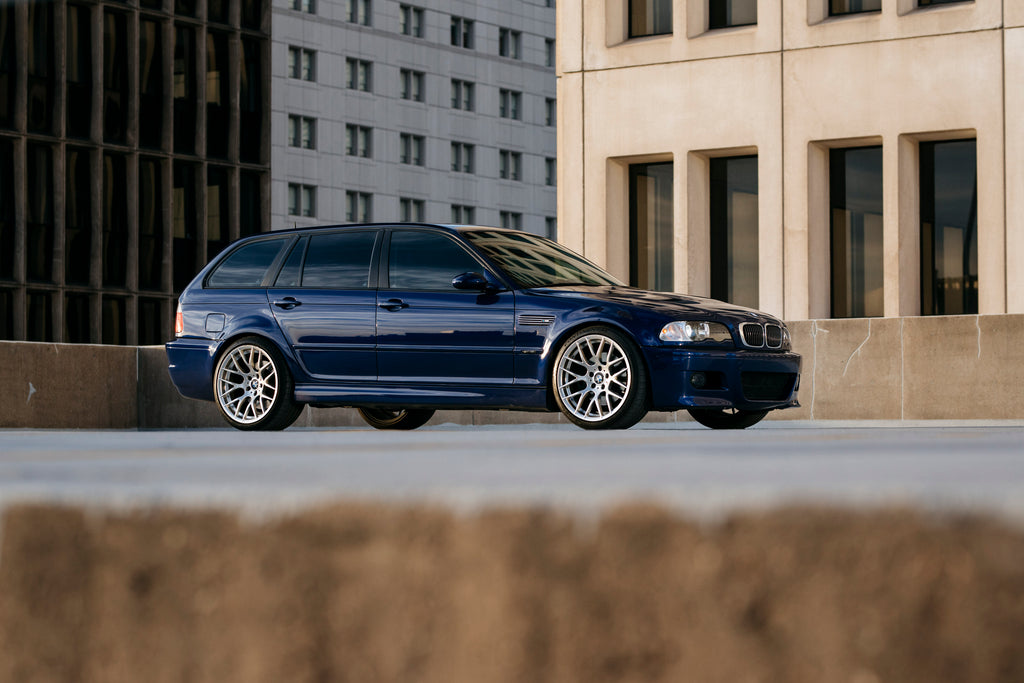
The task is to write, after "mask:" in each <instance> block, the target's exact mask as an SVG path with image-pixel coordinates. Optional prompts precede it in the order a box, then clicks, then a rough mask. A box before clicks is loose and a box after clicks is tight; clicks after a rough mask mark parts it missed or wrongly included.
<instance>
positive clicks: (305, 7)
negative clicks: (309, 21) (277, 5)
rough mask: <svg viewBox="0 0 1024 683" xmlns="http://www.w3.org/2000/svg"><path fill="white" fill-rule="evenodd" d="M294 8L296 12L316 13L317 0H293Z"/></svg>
mask: <svg viewBox="0 0 1024 683" xmlns="http://www.w3.org/2000/svg"><path fill="white" fill-rule="evenodd" d="M292 9H293V10H295V11H296V12H305V13H307V14H316V0H292Z"/></svg>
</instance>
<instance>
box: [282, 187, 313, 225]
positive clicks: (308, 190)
mask: <svg viewBox="0 0 1024 683" xmlns="http://www.w3.org/2000/svg"><path fill="white" fill-rule="evenodd" d="M288 215H289V216H306V217H309V218H312V217H314V216H316V187H314V186H312V185H300V184H298V183H288Z"/></svg>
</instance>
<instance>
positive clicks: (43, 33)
mask: <svg viewBox="0 0 1024 683" xmlns="http://www.w3.org/2000/svg"><path fill="white" fill-rule="evenodd" d="M5 4H8V5H9V4H12V3H5ZM25 4H26V5H27V9H28V35H27V36H26V37H27V38H28V44H29V45H30V46H31V49H29V50H27V55H26V56H27V60H26V61H27V62H28V83H27V86H28V91H27V97H28V100H27V108H28V112H27V113H28V120H27V125H28V131H29V132H30V133H44V134H48V135H49V134H53V132H54V131H53V128H54V124H55V122H54V120H53V110H54V109H55V106H54V105H55V104H56V102H55V92H54V91H55V86H56V71H57V68H56V66H57V64H56V59H55V47H56V45H55V35H56V31H55V27H54V23H53V8H54V7H55V6H57V5H56V3H52V2H28V3H25ZM9 16H10V17H11V18H12V19H13V18H14V14H13V13H12V14H11V15H9ZM8 30H9V31H10V32H11V33H12V34H13V33H14V23H13V22H12V23H11V24H9V29H8ZM103 30H104V41H105V42H106V34H107V31H108V25H107V23H106V22H104V26H103ZM12 38H13V35H12ZM4 42H7V40H5V41H4ZM118 46H119V47H121V48H122V49H124V48H125V47H126V46H125V45H124V42H123V41H122V42H121V43H118ZM13 47H14V46H13V44H12V45H11V50H12V52H13ZM107 52H108V49H107V46H105V48H104V57H105V58H106V55H107ZM14 66H15V65H13V64H12V65H10V66H9V67H8V73H11V77H14V75H15V74H16V73H17V72H16V71H14V70H13V69H12V68H11V67H14ZM126 71H127V66H126V65H121V67H120V69H119V70H117V74H118V75H122V74H124V73H125V72H126ZM12 102H13V100H12ZM7 106H8V107H10V106H11V105H10V104H8V105H7ZM105 109H106V106H105V104H104V110H105Z"/></svg>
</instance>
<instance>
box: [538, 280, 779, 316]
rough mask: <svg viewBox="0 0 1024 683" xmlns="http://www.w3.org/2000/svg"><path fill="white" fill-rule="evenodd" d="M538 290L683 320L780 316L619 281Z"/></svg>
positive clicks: (714, 300) (558, 295)
mask: <svg viewBox="0 0 1024 683" xmlns="http://www.w3.org/2000/svg"><path fill="white" fill-rule="evenodd" d="M534 291H535V292H537V293H543V294H546V295H549V296H556V297H569V298H573V299H581V298H582V299H590V300H592V301H595V302H596V301H600V302H605V303H610V304H616V305H619V306H628V307H635V308H638V309H643V310H645V311H648V312H653V313H659V314H661V315H664V316H666V317H670V318H673V319H676V320H680V319H683V318H686V317H694V318H698V319H700V318H706V317H708V314H711V317H714V318H722V319H725V320H728V321H732V322H744V321H764V320H765V319H766V318H768V319H772V320H777V319H776V318H775V317H774V316H770V315H768V314H766V313H761V312H760V311H756V310H754V309H752V308H746V307H744V306H736V305H734V304H729V303H726V302H724V301H719V300H717V299H708V298H706V297H700V296H692V295H689V294H676V293H674V292H652V291H649V290H646V289H636V288H634V287H626V286H619V285H607V286H600V287H587V286H579V285H561V286H558V287H545V288H543V289H535V290H534Z"/></svg>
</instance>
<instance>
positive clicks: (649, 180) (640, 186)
mask: <svg viewBox="0 0 1024 683" xmlns="http://www.w3.org/2000/svg"><path fill="white" fill-rule="evenodd" d="M672 231H673V228H672V162H666V163H657V164H633V165H632V166H630V167H629V284H630V285H632V286H634V287H641V288H643V289H653V290H657V291H662V292H671V291H672V289H673V246H674V245H673V242H674V240H673V236H672Z"/></svg>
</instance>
